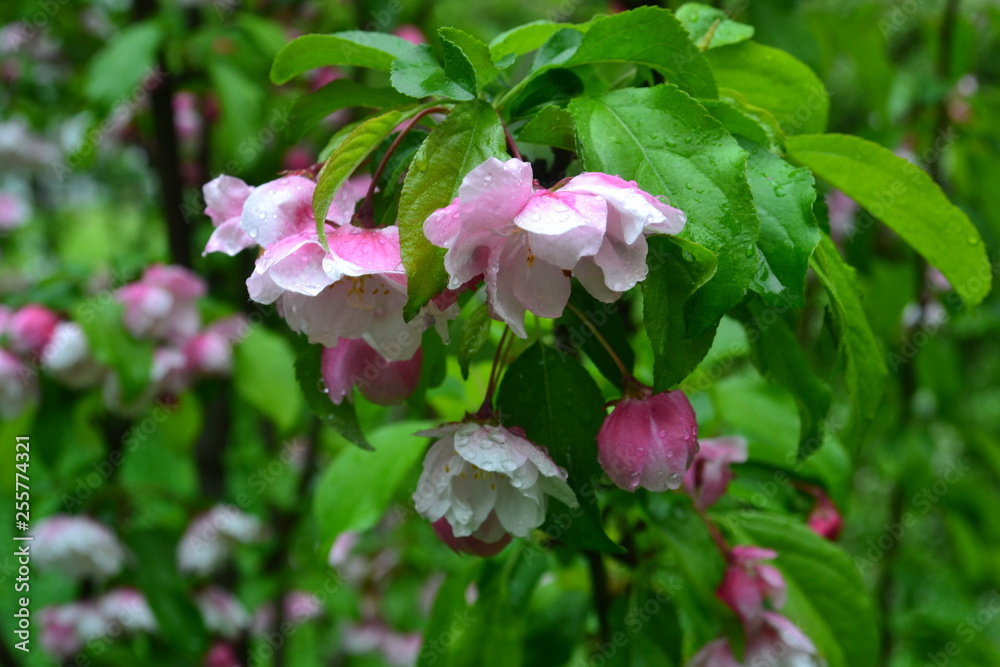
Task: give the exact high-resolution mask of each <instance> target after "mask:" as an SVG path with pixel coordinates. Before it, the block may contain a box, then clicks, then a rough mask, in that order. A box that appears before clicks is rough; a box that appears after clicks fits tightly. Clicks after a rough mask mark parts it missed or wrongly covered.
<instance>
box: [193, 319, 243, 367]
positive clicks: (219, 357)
mask: <svg viewBox="0 0 1000 667" xmlns="http://www.w3.org/2000/svg"><path fill="white" fill-rule="evenodd" d="M245 328H246V320H245V319H244V318H242V317H238V316H237V317H227V318H225V319H222V320H219V321H217V322H214V323H212V325H211V326H209V327H208V328H207V329H205V330H204V331H202V332H201V333H198V334H196V335H194V336H192V337H191V338H190V339H188V341H187V343H185V344H184V357H185V359H186V360H187V369H188V371H190V372H192V373H197V374H202V375H226V374H228V373H229V371H230V370H232V367H233V342H234V341H239V340H240V339H241V338H242V332H243V330H244V329H245Z"/></svg>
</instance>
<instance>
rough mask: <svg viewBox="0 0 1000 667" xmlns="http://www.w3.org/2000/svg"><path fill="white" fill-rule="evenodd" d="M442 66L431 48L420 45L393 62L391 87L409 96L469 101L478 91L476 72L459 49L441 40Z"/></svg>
mask: <svg viewBox="0 0 1000 667" xmlns="http://www.w3.org/2000/svg"><path fill="white" fill-rule="evenodd" d="M442 44H443V45H444V49H445V62H446V65H445V67H441V64H440V63H439V62H438V61H437V58H435V57H434V52H433V51H432V50H431V47H429V46H427V45H426V44H421V45H420V46H419V47H417V50H416V51H414V52H413V53H412V54H411V55H410V56H409V57H407V58H400V59H399V60H397V61H396V62H394V63H393V64H392V76H391V77H390V79H389V80H390V82H391V83H392V87H393V88H395V89H396V90H398V91H399V92H401V93H403V94H405V95H410V96H411V97H429V96H431V95H438V96H441V97H448V98H451V99H454V100H471V99H473V98H474V97H475V96H476V93H477V92H478V90H477V87H476V73H475V71H474V70H473V69H472V63H470V62H469V59H468V58H466V57H465V54H464V53H462V50H461V49H459V48H458V47H457V46H455V45H454V44H451V43H450V42H442Z"/></svg>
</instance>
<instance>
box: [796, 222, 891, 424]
mask: <svg viewBox="0 0 1000 667" xmlns="http://www.w3.org/2000/svg"><path fill="white" fill-rule="evenodd" d="M809 266H811V267H812V270H813V271H815V272H816V276H817V277H818V278H819V280H820V282H821V283H823V287H825V288H826V291H827V292H828V293H829V295H830V305H831V310H832V311H833V319H834V322H835V323H836V326H837V329H838V330H839V332H840V349H841V352H842V353H843V355H844V357H845V360H846V378H845V379H846V382H847V390H848V393H849V394H850V396H851V405H852V406H853V407H854V413H855V414H856V415H857V420H858V430H859V431H860V432H863V431H864V428H865V427H866V426H867V424H868V423H870V422H871V420H872V419H874V417H875V412H876V410H878V405H879V401H880V400H881V398H882V392H883V391H884V389H885V381H886V378H887V377H888V372H887V371H886V368H885V362H884V360H883V355H882V352H881V350H880V349H879V345H878V341H876V340H875V335H874V334H873V333H872V330H871V326H869V324H868V317H867V316H866V315H865V311H864V307H863V306H862V305H861V295H860V293H859V292H858V286H857V280H856V277H855V275H854V269H853V268H852V267H851V266H850V265H849V264H847V263H846V262H845V261H844V260H843V258H842V257H841V256H840V253H839V252H838V251H837V246H835V245H834V244H833V241H831V240H830V237H829V236H827V235H826V234H823V235H822V238H821V239H820V242H819V245H818V246H816V252H815V253H814V254H813V257H812V259H811V260H810V261H809Z"/></svg>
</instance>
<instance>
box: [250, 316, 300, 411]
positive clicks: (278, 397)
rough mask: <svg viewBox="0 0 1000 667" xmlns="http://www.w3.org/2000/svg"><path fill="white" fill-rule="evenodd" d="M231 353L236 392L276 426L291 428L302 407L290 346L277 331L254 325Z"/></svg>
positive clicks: (293, 355) (293, 354)
mask: <svg viewBox="0 0 1000 667" xmlns="http://www.w3.org/2000/svg"><path fill="white" fill-rule="evenodd" d="M234 352H235V358H234V369H233V374H234V382H235V386H236V392H237V393H238V394H239V395H240V397H241V398H243V399H244V400H245V401H246V402H247V403H249V404H250V405H252V406H254V407H255V408H257V409H258V410H260V411H261V413H263V414H264V415H266V416H267V417H268V419H270V420H271V421H272V422H273V423H274V425H275V426H277V427H278V428H279V429H281V430H282V431H290V430H291V429H292V428H293V427H294V426H295V424H296V423H298V421H299V419H300V418H301V416H302V409H303V405H302V394H301V392H300V391H299V383H298V382H297V381H296V379H295V353H294V352H293V351H292V347H291V345H289V344H288V342H287V341H285V339H284V338H282V337H281V336H279V335H278V334H275V333H272V332H271V331H268V330H267V329H265V328H263V327H254V328H253V329H251V330H250V333H249V334H248V335H247V337H246V338H245V339H244V340H243V342H242V343H240V345H239V346H237V347H236V350H235V351H234Z"/></svg>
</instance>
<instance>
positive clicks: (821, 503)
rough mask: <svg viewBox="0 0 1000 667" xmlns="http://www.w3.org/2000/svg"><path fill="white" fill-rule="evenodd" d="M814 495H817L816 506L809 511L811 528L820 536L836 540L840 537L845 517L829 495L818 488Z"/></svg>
mask: <svg viewBox="0 0 1000 667" xmlns="http://www.w3.org/2000/svg"><path fill="white" fill-rule="evenodd" d="M813 495H815V496H816V506H815V507H813V510H812V512H810V513H809V519H808V524H809V528H810V529H812V531H813V532H814V533H816V534H817V535H819V536H820V537H823V538H825V539H828V540H830V541H834V540H836V539H837V538H838V537H840V531H841V530H843V528H844V519H843V517H842V516H840V512H839V511H838V510H837V506H836V505H834V504H833V501H832V500H830V497H829V496H828V495H826V494H825V493H823V492H822V491H821V490H819V489H816V490H815V491H814V492H813Z"/></svg>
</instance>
